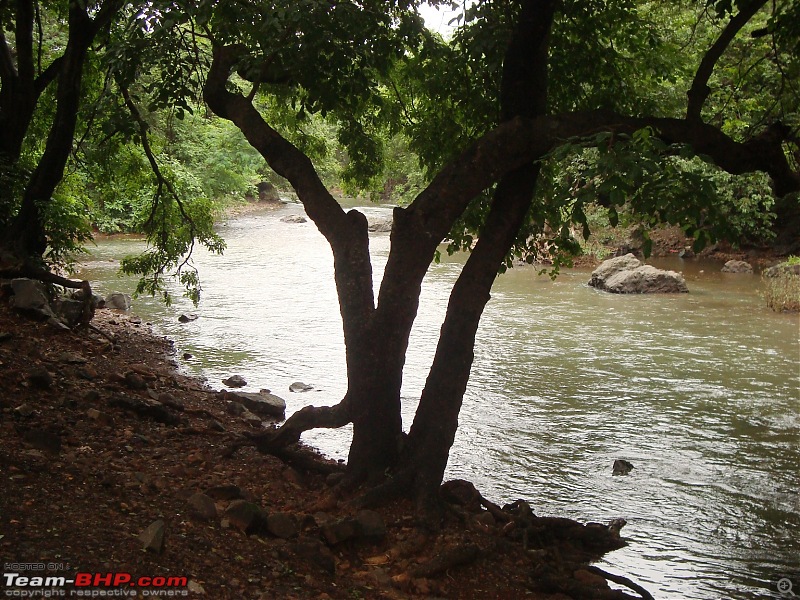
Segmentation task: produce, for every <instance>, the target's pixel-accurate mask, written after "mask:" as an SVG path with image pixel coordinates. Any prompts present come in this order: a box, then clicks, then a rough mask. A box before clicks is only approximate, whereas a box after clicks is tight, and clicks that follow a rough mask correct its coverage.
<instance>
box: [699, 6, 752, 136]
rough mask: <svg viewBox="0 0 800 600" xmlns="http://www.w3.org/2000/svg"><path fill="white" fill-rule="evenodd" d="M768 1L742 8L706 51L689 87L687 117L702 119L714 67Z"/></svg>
mask: <svg viewBox="0 0 800 600" xmlns="http://www.w3.org/2000/svg"><path fill="white" fill-rule="evenodd" d="M766 3H767V0H752V1H751V2H749V3H748V4H746V5H745V6H743V7H742V8H740V10H739V12H738V13H737V14H736V15H735V16H733V17H732V18H731V20H730V21H728V24H727V25H726V26H725V28H724V29H723V30H722V33H720V35H719V37H718V38H717V39H716V41H715V42H714V43H713V44H712V45H711V47H710V48H709V49H708V51H707V52H706V53H705V56H703V60H701V61H700V66H699V67H698V68H697V72H696V73H695V76H694V80H693V81H692V87H691V88H689V91H688V92H687V94H686V95H687V96H688V99H689V102H688V105H687V107H686V118H687V119H689V120H698V121H699V120H700V113H701V111H702V109H703V104H704V103H705V101H706V98H708V95H709V94H710V93H711V88H710V87H708V80H709V79H710V78H711V75H712V73H713V72H714V67H715V66H716V64H717V62H718V61H719V59H720V58H721V57H722V55H723V54H724V52H725V50H726V49H727V48H728V46H729V45H730V43H731V42H732V41H733V38H735V37H736V34H737V33H739V31H741V29H742V27H744V26H745V25H747V23H748V22H749V21H750V19H752V18H753V17H754V16H755V14H756V13H757V12H758V11H759V10H761V8H762V7H763V6H764V5H765V4H766Z"/></svg>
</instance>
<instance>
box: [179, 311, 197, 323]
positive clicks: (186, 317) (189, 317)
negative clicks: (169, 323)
mask: <svg viewBox="0 0 800 600" xmlns="http://www.w3.org/2000/svg"><path fill="white" fill-rule="evenodd" d="M199 318H200V317H199V316H198V315H196V314H194V313H188V314H186V313H184V314H182V315H181V316H179V317H178V321H179V322H180V323H191V322H192V321H197V319H199Z"/></svg>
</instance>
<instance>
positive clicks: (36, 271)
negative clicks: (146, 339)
mask: <svg viewBox="0 0 800 600" xmlns="http://www.w3.org/2000/svg"><path fill="white" fill-rule="evenodd" d="M140 8H141V7H140V6H138V5H136V4H130V3H128V2H125V0H98V1H97V2H89V3H82V2H69V3H66V5H65V4H64V3H60V2H39V1H37V0H19V1H16V2H0V231H2V233H3V237H2V242H0V272H1V273H3V275H5V276H21V275H22V276H28V277H35V278H38V279H41V280H43V281H47V282H49V283H55V284H59V285H61V286H65V287H73V288H75V287H83V288H84V289H85V290H89V289H90V288H89V285H88V282H76V281H71V280H69V279H67V278H64V277H60V276H58V275H56V274H54V273H52V272H51V271H50V267H51V266H53V265H58V266H63V264H64V263H66V262H68V261H69V253H70V252H72V251H75V250H78V249H80V244H81V243H82V242H85V241H86V240H87V239H89V237H90V233H89V229H88V226H89V223H88V219H87V215H86V212H87V210H86V205H87V202H86V200H85V199H76V198H75V197H74V195H71V194H70V193H69V192H66V191H65V190H63V189H59V187H60V186H62V183H63V182H64V175H65V169H66V168H67V165H68V164H69V163H70V161H72V164H73V165H74V164H75V163H76V162H79V158H78V155H79V152H78V147H81V146H84V145H85V144H84V143H85V142H87V140H89V141H90V142H91V145H92V146H93V150H94V151H95V155H97V154H99V153H101V152H105V153H106V155H108V154H111V153H113V150H115V149H118V148H119V144H116V143H115V142H117V141H118V140H123V141H129V140H131V139H134V138H138V141H139V144H140V147H141V148H142V151H143V152H144V155H145V156H146V159H147V160H146V162H147V163H148V164H149V168H150V170H151V172H150V177H149V181H148V182H147V184H148V185H149V186H150V187H151V188H152V189H153V192H152V194H151V199H150V201H149V203H147V204H148V205H147V207H146V209H147V210H146V212H147V216H146V217H144V218H143V219H142V222H143V225H142V226H141V229H142V230H143V231H144V232H145V233H147V234H148V241H149V242H151V246H150V248H149V250H148V251H147V252H145V253H144V254H143V255H142V256H140V257H136V258H133V259H131V260H129V261H127V262H126V263H125V267H126V269H127V270H128V271H129V272H131V273H138V274H140V275H143V276H144V275H147V277H146V278H143V279H142V281H141V282H140V287H141V289H143V290H144V289H147V290H148V291H151V292H153V293H155V292H156V291H159V290H160V289H161V275H162V274H163V273H164V272H165V271H166V270H168V269H170V268H172V267H177V273H178V274H180V276H181V280H182V281H183V283H184V284H185V285H186V287H187V293H188V294H189V295H190V296H191V297H193V298H195V299H196V298H197V297H198V294H199V282H198V278H197V274H196V273H195V272H194V271H193V270H192V269H190V268H189V269H187V268H186V267H187V266H189V258H190V256H191V250H192V248H193V247H194V244H195V243H196V241H199V242H200V243H202V244H203V245H205V246H206V247H208V248H209V249H211V250H212V251H221V249H222V247H223V244H222V242H221V240H220V239H219V237H218V236H216V235H215V234H214V233H213V230H212V226H213V219H212V210H211V207H210V206H209V205H208V203H206V202H203V201H202V199H199V200H200V201H198V199H197V198H193V197H191V196H190V197H188V198H187V197H183V196H182V195H181V193H180V192H181V190H180V185H179V183H180V182H177V181H176V180H177V179H178V177H176V175H175V174H174V173H172V172H171V171H170V170H168V169H164V168H162V167H160V166H159V164H158V161H157V160H156V157H155V155H154V154H153V152H152V149H151V147H150V144H149V137H148V129H149V125H148V124H147V123H146V121H145V120H144V118H143V117H142V116H141V112H140V111H139V108H138V106H137V104H136V102H135V100H134V98H132V97H131V96H130V94H128V90H127V88H125V89H121V88H119V87H117V89H116V90H115V89H114V86H115V82H116V80H122V78H123V75H124V74H123V73H121V72H120V68H121V65H120V63H118V62H116V63H115V62H114V61H115V58H116V55H115V54H114V53H113V52H110V49H112V48H114V47H116V46H117V44H118V43H119V42H120V40H119V38H118V36H119V35H121V34H124V33H125V31H124V30H123V29H120V28H119V27H118V25H119V24H120V23H123V22H126V21H127V19H128V18H129V16H130V15H131V14H136V11H137V10H140ZM113 92H118V93H116V94H114V93H113ZM87 95H88V96H90V97H91V96H95V95H96V98H94V102H92V103H87V102H86V98H85V97H86V96H87ZM112 96H113V98H112ZM122 115H124V116H122ZM79 129H80V130H81V135H80V139H79V140H76V132H78V131H79ZM42 138H45V141H44V142H42ZM118 170H119V169H118ZM85 171H89V169H85ZM100 171H101V169H96V170H95V173H98V172H100ZM99 183H100V182H94V185H95V189H96V188H97V187H98V184H99ZM137 184H138V185H141V180H140V181H138V182H137ZM84 191H85V190H84ZM84 296H85V298H86V302H87V303H88V302H89V298H90V296H91V295H90V294H88V293H86V294H84ZM167 299H168V297H167ZM87 306H88V305H87ZM88 315H89V313H88V312H87V316H88Z"/></svg>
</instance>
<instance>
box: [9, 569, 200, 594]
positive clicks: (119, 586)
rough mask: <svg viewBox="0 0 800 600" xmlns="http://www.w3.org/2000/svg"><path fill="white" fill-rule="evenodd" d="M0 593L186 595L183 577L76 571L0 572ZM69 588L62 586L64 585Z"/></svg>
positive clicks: (185, 580)
mask: <svg viewBox="0 0 800 600" xmlns="http://www.w3.org/2000/svg"><path fill="white" fill-rule="evenodd" d="M3 583H4V584H5V588H6V589H5V590H4V595H5V596H9V597H14V598H36V597H39V598H53V597H56V598H57V597H66V596H79V597H87V598H88V597H91V598H98V597H107V596H160V597H164V596H167V597H175V596H188V594H189V592H188V590H187V589H186V588H187V585H188V583H189V582H188V580H187V578H186V577H161V576H157V577H134V576H133V575H131V574H130V573H124V572H119V573H76V574H75V576H74V577H67V576H64V575H58V576H54V575H47V576H39V575H35V576H34V575H23V574H21V573H3ZM68 586H69V589H65V588H68Z"/></svg>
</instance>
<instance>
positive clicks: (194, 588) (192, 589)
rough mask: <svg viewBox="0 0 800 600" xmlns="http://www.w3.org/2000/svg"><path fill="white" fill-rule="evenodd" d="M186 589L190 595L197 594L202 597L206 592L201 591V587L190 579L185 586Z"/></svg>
mask: <svg viewBox="0 0 800 600" xmlns="http://www.w3.org/2000/svg"><path fill="white" fill-rule="evenodd" d="M186 589H187V590H188V591H189V593H190V594H198V595H200V596H202V595H203V594H205V593H206V591H205V590H204V589H203V586H202V585H200V584H199V583H197V582H196V581H194V580H192V579H190V580H189V583H187V584H186Z"/></svg>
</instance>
